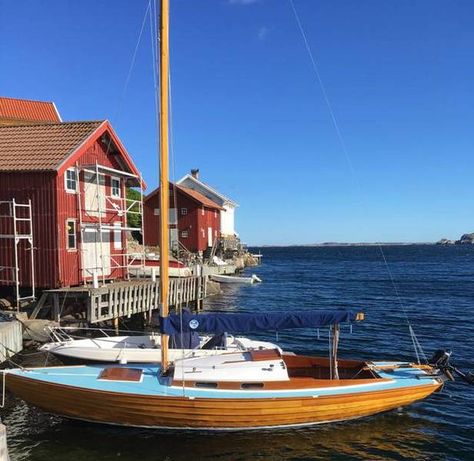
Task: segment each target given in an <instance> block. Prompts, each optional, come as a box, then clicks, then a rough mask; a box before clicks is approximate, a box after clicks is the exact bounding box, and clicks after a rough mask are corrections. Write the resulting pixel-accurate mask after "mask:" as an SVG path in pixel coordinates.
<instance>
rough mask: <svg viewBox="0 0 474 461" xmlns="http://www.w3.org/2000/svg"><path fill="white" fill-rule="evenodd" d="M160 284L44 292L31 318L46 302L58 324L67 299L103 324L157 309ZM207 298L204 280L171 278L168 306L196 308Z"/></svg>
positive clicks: (118, 284) (131, 283)
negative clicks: (82, 307)
mask: <svg viewBox="0 0 474 461" xmlns="http://www.w3.org/2000/svg"><path fill="white" fill-rule="evenodd" d="M159 294H160V288H159V281H155V282H154V281H152V280H127V281H120V282H113V283H109V284H106V285H103V286H101V287H99V288H93V287H91V286H78V287H70V288H60V289H56V290H47V291H45V292H43V295H42V297H41V299H40V300H39V302H38V305H37V307H36V308H35V310H34V311H33V313H32V315H31V317H30V318H36V316H37V315H38V313H39V311H40V310H41V309H42V308H43V306H45V305H46V304H47V303H48V302H49V303H51V302H52V312H53V319H54V320H56V321H59V320H60V318H61V316H62V315H63V313H64V310H65V309H64V307H65V306H67V299H69V300H71V301H74V303H76V305H77V304H78V303H79V304H80V303H83V305H84V311H85V313H86V318H85V319H84V320H85V321H87V322H88V323H97V322H103V321H106V320H113V319H118V318H123V317H130V316H132V315H133V314H139V313H148V314H149V315H151V312H152V311H153V310H155V309H159ZM205 296H206V277H180V278H172V279H170V284H169V298H168V302H169V305H170V307H176V306H187V305H189V304H193V305H195V306H196V307H197V308H198V309H199V308H200V307H201V305H202V301H203V299H204V298H205Z"/></svg>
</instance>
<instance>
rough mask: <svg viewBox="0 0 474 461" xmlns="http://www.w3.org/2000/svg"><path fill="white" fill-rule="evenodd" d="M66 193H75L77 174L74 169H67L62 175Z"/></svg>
mask: <svg viewBox="0 0 474 461" xmlns="http://www.w3.org/2000/svg"><path fill="white" fill-rule="evenodd" d="M64 181H65V187H66V192H77V174H76V169H75V168H68V169H67V170H66V174H65V175H64Z"/></svg>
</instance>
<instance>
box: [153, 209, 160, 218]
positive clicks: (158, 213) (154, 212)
mask: <svg viewBox="0 0 474 461" xmlns="http://www.w3.org/2000/svg"><path fill="white" fill-rule="evenodd" d="M153 216H160V209H159V208H154V209H153Z"/></svg>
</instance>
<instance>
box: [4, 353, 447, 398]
mask: <svg viewBox="0 0 474 461" xmlns="http://www.w3.org/2000/svg"><path fill="white" fill-rule="evenodd" d="M371 365H372V366H375V367H377V366H382V367H383V366H385V367H386V369H385V370H381V371H379V372H378V373H377V374H378V376H379V378H378V379H376V378H371V379H340V380H329V379H315V378H308V377H294V378H292V379H291V380H290V382H291V381H293V382H294V383H295V384H296V383H297V382H299V388H297V387H298V386H291V387H288V384H287V383H285V385H284V387H282V383H280V386H278V382H275V383H272V385H271V386H270V388H264V389H255V387H252V386H249V387H245V386H239V388H238V389H228V388H227V389H226V388H225V386H224V387H223V388H218V389H215V388H213V389H209V388H200V387H195V386H192V387H191V386H189V387H187V385H186V384H188V383H185V386H184V387H183V385H182V382H181V381H180V382H179V383H175V385H171V379H170V378H166V377H159V372H160V367H159V366H155V365H151V366H143V364H142V365H124V366H117V365H114V366H113V368H119V367H122V368H124V369H139V370H141V374H140V379H138V380H135V381H132V382H131V381H126V380H120V379H117V380H110V379H107V380H105V379H100V375H101V373H103V371H104V369H107V368H111V367H110V366H104V365H87V366H72V367H48V368H36V369H26V370H20V369H16V370H8V373H9V374H14V375H17V376H22V377H24V378H29V377H30V378H32V379H34V380H39V381H45V382H49V383H51V384H57V385H61V386H72V387H77V388H78V387H80V388H82V389H84V390H94V391H104V392H113V393H128V394H136V395H149V396H175V397H187V398H213V397H214V398H215V397H216V394H218V397H219V398H230V399H233V398H244V399H245V398H256V397H260V398H262V397H268V398H284V397H288V396H295V395H298V396H301V397H305V396H307V397H315V396H323V395H339V394H347V393H349V392H350V393H351V394H354V393H359V392H368V391H375V390H377V391H378V390H380V391H383V390H391V389H401V388H409V387H419V386H426V385H431V386H437V387H439V386H440V383H439V381H438V380H437V379H435V378H433V377H430V376H428V375H427V373H426V372H425V371H424V370H420V369H419V368H415V367H412V366H411V365H410V366H408V365H407V364H400V363H398V362H374V363H372V364H371ZM387 365H390V367H391V368H387ZM400 365H402V366H401V367H400ZM405 366H406V367H405ZM303 380H304V381H306V382H307V383H308V386H306V385H305V386H304V387H303V388H302V386H301V383H302V381H303ZM8 381H9V376H8V375H7V381H6V383H7V386H8ZM189 384H190V383H189ZM216 391H217V392H216Z"/></svg>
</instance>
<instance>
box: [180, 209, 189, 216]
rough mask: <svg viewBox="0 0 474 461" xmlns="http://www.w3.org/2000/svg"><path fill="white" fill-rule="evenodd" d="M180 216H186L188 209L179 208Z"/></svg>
mask: <svg viewBox="0 0 474 461" xmlns="http://www.w3.org/2000/svg"><path fill="white" fill-rule="evenodd" d="M181 214H182V215H183V216H185V215H187V214H188V209H187V208H181Z"/></svg>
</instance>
